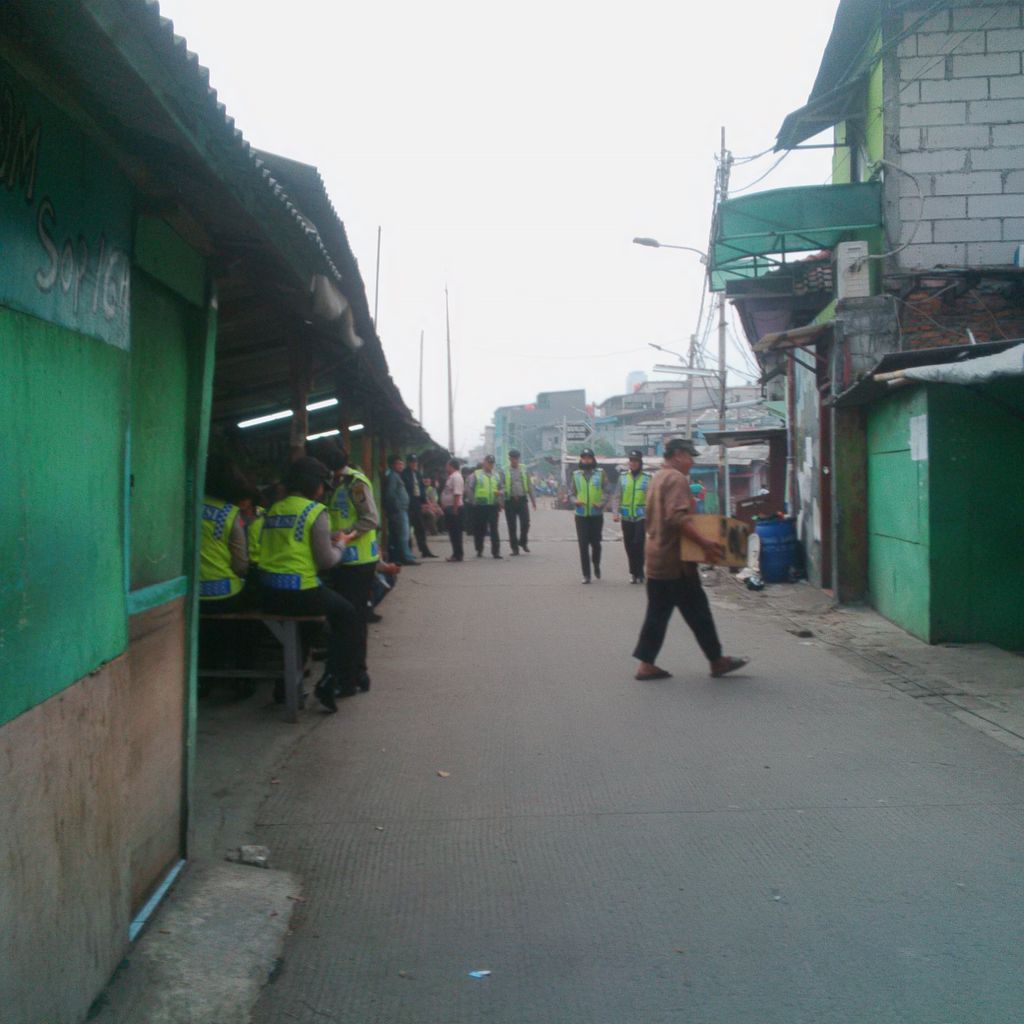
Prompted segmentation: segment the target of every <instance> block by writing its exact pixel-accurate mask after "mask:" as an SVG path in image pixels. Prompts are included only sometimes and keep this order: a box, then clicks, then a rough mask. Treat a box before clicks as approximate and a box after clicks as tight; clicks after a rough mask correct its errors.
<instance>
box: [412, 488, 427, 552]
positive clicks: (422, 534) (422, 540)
mask: <svg viewBox="0 0 1024 1024" xmlns="http://www.w3.org/2000/svg"><path fill="white" fill-rule="evenodd" d="M409 526H410V527H411V528H412V532H413V535H414V536H415V537H416V547H418V548H419V550H420V554H421V555H423V556H426V555H428V554H429V553H430V549H429V548H428V547H427V527H426V524H425V523H424V522H423V506H422V505H420V504H419V503H418V502H417V501H416V499H415V498H413V499H412V501H411V502H410V503H409Z"/></svg>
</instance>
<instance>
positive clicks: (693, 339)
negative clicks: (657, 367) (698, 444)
mask: <svg viewBox="0 0 1024 1024" xmlns="http://www.w3.org/2000/svg"><path fill="white" fill-rule="evenodd" d="M696 358H697V335H696V334H691V335H690V353H689V357H688V359H687V363H686V365H687V366H689V368H690V369H691V370H692V369H693V361H694V359H696ZM686 436H687V438H688V439H689V440H691V441H692V440H693V374H692V373H691V374H690V376H689V377H688V378H687V379H686Z"/></svg>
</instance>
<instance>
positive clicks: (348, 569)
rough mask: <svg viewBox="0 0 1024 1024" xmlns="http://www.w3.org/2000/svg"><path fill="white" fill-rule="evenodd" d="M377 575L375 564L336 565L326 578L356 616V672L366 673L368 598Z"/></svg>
mask: <svg viewBox="0 0 1024 1024" xmlns="http://www.w3.org/2000/svg"><path fill="white" fill-rule="evenodd" d="M376 574H377V563H376V562H370V563H369V564H368V565H336V566H335V567H334V568H333V569H332V570H331V572H330V575H329V576H328V577H327V583H328V585H329V586H330V587H331V589H332V590H336V591H337V592H338V593H339V594H341V596H342V597H343V598H345V600H346V601H348V603H349V604H350V605H352V608H353V610H354V611H355V614H356V619H357V620H358V621H357V624H356V630H355V647H356V672H357V673H359V674H362V673H364V672H366V640H367V628H368V623H367V621H366V616H367V614H368V612H369V610H370V596H371V594H372V593H373V578H374V576H376Z"/></svg>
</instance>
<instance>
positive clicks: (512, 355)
mask: <svg viewBox="0 0 1024 1024" xmlns="http://www.w3.org/2000/svg"><path fill="white" fill-rule="evenodd" d="M646 351H647V349H646V348H625V349H622V350H621V351H619V352H587V353H586V356H585V358H587V359H612V358H614V357H615V356H631V355H635V354H636V353H637V352H646ZM501 358H502V359H534V360H536V361H537V362H543V361H545V360H548V359H577V360H578V359H582V358H584V357H583V356H581V355H580V354H578V353H577V354H575V355H552V354H550V353H547V352H545V353H543V354H532V353H529V352H502V353H501Z"/></svg>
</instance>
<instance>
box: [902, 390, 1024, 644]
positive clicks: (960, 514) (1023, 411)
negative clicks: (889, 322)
mask: <svg viewBox="0 0 1024 1024" xmlns="http://www.w3.org/2000/svg"><path fill="white" fill-rule="evenodd" d="M922 390H923V389H922ZM927 392H928V422H929V427H930V430H929V448H930V453H929V455H930V464H931V485H932V493H931V542H932V551H931V573H932V595H933V596H932V636H931V639H932V641H933V642H935V643H938V642H941V641H957V642H961V643H967V642H973V643H990V644H995V645H996V646H998V647H1004V648H1006V649H1008V650H1018V651H1019V650H1024V600H1022V598H1021V583H1022V581H1024V544H1022V543H1021V540H1020V535H1021V525H1020V524H1021V514H1022V510H1024V474H1022V473H1021V470H1020V462H1021V456H1022V453H1024V384H1022V383H1021V382H1020V381H1010V380H1007V381H1001V382H996V383H993V384H986V385H983V386H981V387H979V388H976V389H974V388H965V387H959V386H950V385H947V386H942V385H931V386H929V387H928V389H927Z"/></svg>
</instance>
